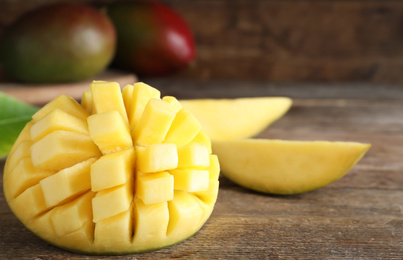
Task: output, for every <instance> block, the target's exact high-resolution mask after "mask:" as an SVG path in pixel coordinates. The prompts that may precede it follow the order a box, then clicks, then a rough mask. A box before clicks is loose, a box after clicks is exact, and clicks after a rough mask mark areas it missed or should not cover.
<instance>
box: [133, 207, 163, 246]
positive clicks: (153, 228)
mask: <svg viewBox="0 0 403 260" xmlns="http://www.w3.org/2000/svg"><path fill="white" fill-rule="evenodd" d="M134 219H135V223H134V239H133V243H135V244H138V245H139V247H140V248H147V247H148V246H149V244H150V243H152V244H153V245H155V246H156V247H160V246H161V245H163V243H164V241H165V240H166V238H167V235H166V232H167V229H168V222H169V210H168V203H167V202H160V203H154V204H148V205H146V204H144V203H143V201H141V200H135V206H134Z"/></svg>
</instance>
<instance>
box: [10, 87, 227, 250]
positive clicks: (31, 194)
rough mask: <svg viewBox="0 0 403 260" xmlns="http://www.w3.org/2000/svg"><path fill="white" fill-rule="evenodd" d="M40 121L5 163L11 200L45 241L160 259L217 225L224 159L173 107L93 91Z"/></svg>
mask: <svg viewBox="0 0 403 260" xmlns="http://www.w3.org/2000/svg"><path fill="white" fill-rule="evenodd" d="M32 118H33V119H32V121H31V122H29V123H28V124H27V125H26V127H25V128H24V129H23V130H22V132H21V134H20V137H19V138H18V139H17V141H16V143H15V144H14V147H13V149H12V151H11V153H10V154H9V156H8V159H7V161H6V165H5V169H4V195H5V198H6V201H7V203H8V205H9V206H10V208H11V210H12V211H13V213H14V214H15V215H16V216H17V218H18V219H19V220H20V221H21V222H22V223H23V224H24V225H25V226H26V227H27V228H28V229H30V230H31V231H33V232H34V233H35V234H37V235H38V236H39V237H41V238H42V239H44V240H45V241H47V242H49V243H51V244H53V245H56V246H58V247H61V248H65V249H67V250H70V251H75V252H81V253H84V254H97V255H99V254H101V255H110V254H117V255H120V254H128V253H137V252H144V251H151V250H155V249H159V248H162V247H166V246H170V245H173V244H175V243H178V242H180V241H183V240H185V239H187V238H188V237H190V236H192V235H193V234H195V233H196V232H197V231H198V230H199V229H200V228H201V227H202V226H203V224H204V223H205V222H206V221H207V219H208V218H209V216H210V215H211V213H212V211H213V208H214V205H215V202H216V199H217V195H218V187H219V183H218V177H219V174H218V173H219V171H220V169H219V163H218V159H217V156H215V155H213V154H211V141H210V139H209V138H208V136H207V135H206V134H205V133H203V131H201V125H200V123H199V122H198V121H197V120H196V119H195V117H194V116H193V115H192V114H191V113H190V112H189V111H188V110H186V109H185V108H182V107H181V106H180V105H179V102H178V101H177V100H176V99H175V98H174V97H164V98H162V99H161V98H160V94H159V91H158V90H156V89H154V88H152V87H151V86H149V85H147V84H144V83H135V84H134V85H127V86H125V87H124V89H123V90H121V89H120V86H119V85H118V84H117V83H114V82H104V81H94V82H93V83H92V84H91V86H90V88H89V89H88V90H87V91H85V92H84V93H83V98H82V102H81V104H79V103H78V102H76V101H75V100H74V99H72V98H70V97H68V96H65V95H62V96H60V97H58V98H56V99H54V100H53V101H51V102H50V103H48V104H47V105H45V106H44V107H43V108H42V109H40V110H39V111H38V112H37V113H36V114H35V115H33V117H32Z"/></svg>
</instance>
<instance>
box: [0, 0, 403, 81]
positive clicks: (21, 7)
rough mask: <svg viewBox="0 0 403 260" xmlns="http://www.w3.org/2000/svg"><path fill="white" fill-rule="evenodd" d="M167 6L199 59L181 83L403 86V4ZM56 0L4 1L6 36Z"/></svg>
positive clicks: (216, 2) (385, 0) (291, 0)
mask: <svg viewBox="0 0 403 260" xmlns="http://www.w3.org/2000/svg"><path fill="white" fill-rule="evenodd" d="M68 1H69V2H86V3H100V2H115V1H118V0H68ZM161 1H163V2H165V3H167V4H168V5H169V6H171V7H172V8H173V9H174V10H175V11H177V12H178V13H179V14H180V15H181V16H183V18H184V19H185V20H186V21H187V22H188V24H189V26H190V28H191V30H192V32H193V34H194V37H195V40H196V46H197V58H196V60H195V62H194V63H193V64H192V66H190V67H189V69H187V70H184V71H183V72H182V73H181V74H180V75H178V76H179V77H181V78H193V79H195V78H197V79H238V80H270V81H276V82H301V81H305V82H312V81H326V82H338V81H366V82H383V83H402V82H403V74H402V73H401V71H402V70H403V34H402V31H403V23H402V16H403V1H399V0H370V1H368V0H354V1H351V0H287V1H284V0H270V1H267V0H248V1H245V0H193V1H184V0H161ZM57 2H65V0H30V1H26V0H0V35H1V32H2V31H3V30H4V28H5V27H6V26H7V25H8V24H9V23H11V22H12V21H14V20H15V19H16V18H17V17H18V16H20V15H22V14H24V13H25V12H27V11H29V10H32V9H35V8H38V7H41V6H43V5H45V4H50V3H57Z"/></svg>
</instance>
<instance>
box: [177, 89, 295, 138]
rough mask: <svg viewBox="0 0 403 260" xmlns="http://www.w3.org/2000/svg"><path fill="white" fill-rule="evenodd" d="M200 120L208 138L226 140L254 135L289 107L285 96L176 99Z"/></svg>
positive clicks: (288, 99) (289, 102) (290, 102)
mask: <svg viewBox="0 0 403 260" xmlns="http://www.w3.org/2000/svg"><path fill="white" fill-rule="evenodd" d="M180 103H181V105H182V106H183V107H184V108H186V109H187V110H188V111H190V112H191V113H192V114H193V115H194V116H195V117H196V118H197V120H198V121H199V122H200V123H201V125H202V129H203V131H204V132H205V133H206V134H207V135H208V136H209V137H210V138H211V140H218V141H226V140H234V139H242V138H248V137H252V136H255V135H257V134H258V133H260V132H261V131H263V130H264V129H265V128H266V127H268V126H269V125H270V124H272V123H273V122H274V121H276V120H277V119H279V118H280V117H282V116H283V115H284V114H285V113H286V112H287V111H288V110H289V108H290V107H291V105H292V100H291V99H290V98H288V97H251V98H236V99H195V100H180Z"/></svg>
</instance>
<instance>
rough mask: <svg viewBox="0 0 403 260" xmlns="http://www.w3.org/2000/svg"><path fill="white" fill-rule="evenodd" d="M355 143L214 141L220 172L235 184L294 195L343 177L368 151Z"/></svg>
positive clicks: (265, 140) (365, 145)
mask: <svg viewBox="0 0 403 260" xmlns="http://www.w3.org/2000/svg"><path fill="white" fill-rule="evenodd" d="M369 148H370V145H369V144H363V143H356V142H327V141H283V140H267V139H244V140H232V141H214V142H213V153H214V154H216V155H217V156H218V158H219V159H220V166H221V172H222V174H223V175H224V176H226V177H227V178H229V179H230V180H232V181H234V182H235V183H237V184H239V185H241V186H243V187H246V188H249V189H252V190H255V191H259V192H264V193H271V194H282V195H286V194H297V193H302V192H307V191H311V190H314V189H318V188H321V187H323V186H325V185H327V184H329V183H331V182H333V181H336V180H337V179H339V178H341V177H343V176H344V175H345V174H346V173H347V172H348V171H349V170H350V169H351V168H352V167H353V166H354V165H355V164H356V163H357V162H358V161H359V160H360V159H361V158H362V157H363V156H364V154H365V153H366V152H367V150H368V149H369Z"/></svg>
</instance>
